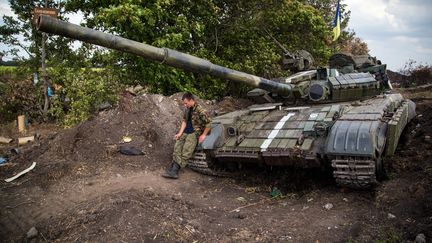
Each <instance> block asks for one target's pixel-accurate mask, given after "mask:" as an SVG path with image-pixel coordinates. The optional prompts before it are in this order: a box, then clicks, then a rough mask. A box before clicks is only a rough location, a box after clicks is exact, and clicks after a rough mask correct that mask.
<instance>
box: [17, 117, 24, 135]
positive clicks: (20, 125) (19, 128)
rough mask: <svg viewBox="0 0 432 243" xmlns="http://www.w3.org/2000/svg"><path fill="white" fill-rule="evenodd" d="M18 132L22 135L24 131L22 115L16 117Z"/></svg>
mask: <svg viewBox="0 0 432 243" xmlns="http://www.w3.org/2000/svg"><path fill="white" fill-rule="evenodd" d="M18 131H19V132H20V133H24V132H25V131H26V126H25V116H24V115H21V116H18Z"/></svg>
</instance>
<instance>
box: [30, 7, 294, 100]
mask: <svg viewBox="0 0 432 243" xmlns="http://www.w3.org/2000/svg"><path fill="white" fill-rule="evenodd" d="M36 25H37V26H36V27H37V29H38V30H40V31H43V32H46V33H50V34H55V35H60V36H64V37H69V38H72V39H76V40H80V41H83V42H87V43H91V44H96V45H99V46H103V47H107V48H110V49H115V50H118V51H121V52H127V53H131V54H135V55H138V56H141V57H144V58H145V59H149V60H152V61H155V62H159V63H161V64H164V65H168V66H172V67H176V68H180V69H183V70H186V71H192V72H197V73H206V74H209V75H212V76H215V77H218V78H222V79H227V80H231V81H235V82H240V83H244V84H247V85H250V86H253V87H257V88H261V89H265V90H267V91H270V92H273V93H277V94H279V95H282V96H286V97H288V96H291V93H292V87H291V85H290V84H283V83H278V82H275V81H272V80H268V79H265V78H262V77H258V76H255V75H252V74H248V73H244V72H240V71H236V70H233V69H230V68H226V67H222V66H219V65H216V64H213V63H211V62H210V61H207V60H205V59H202V58H199V57H195V56H192V55H189V54H186V53H182V52H178V51H175V50H172V49H169V48H158V47H154V46H151V45H147V44H144V43H140V42H136V41H133V40H129V39H125V38H122V37H119V36H115V35H111V34H107V33H103V32H101V31H97V30H93V29H89V28H86V27H83V26H79V25H75V24H71V23H68V22H65V21H61V20H58V19H55V18H52V17H49V16H45V15H41V16H39V18H38V21H37V24H36Z"/></svg>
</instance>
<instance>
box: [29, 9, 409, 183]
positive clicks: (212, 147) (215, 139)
mask: <svg viewBox="0 0 432 243" xmlns="http://www.w3.org/2000/svg"><path fill="white" fill-rule="evenodd" d="M37 28H38V29H39V30H40V31H44V32H47V33H51V34H57V35H61V36H65V37H70V38H73V39H77V40H81V41H84V42H88V43H93V44H96V45H100V46H104V47H107V48H111V49H115V50H119V51H122V52H127V53H132V54H136V55H139V56H142V57H144V58H146V59H149V60H153V61H156V62H160V63H161V64H164V65H169V66H172V67H176V68H180V69H183V70H187V71H192V72H198V73H206V74H209V75H213V76H215V77H219V78H222V79H226V80H230V81H235V82H241V83H245V84H248V85H250V86H252V87H254V88H255V89H253V90H251V91H250V92H249V93H248V97H249V98H251V99H253V100H254V101H256V103H257V104H255V105H252V106H250V107H248V108H247V109H244V110H238V111H234V112H231V113H227V114H224V115H220V116H217V117H215V118H213V124H212V130H211V133H210V134H209V135H208V136H207V138H206V139H205V140H204V142H203V143H202V144H201V146H200V147H201V148H200V150H199V151H196V152H195V155H194V156H193V158H192V160H191V161H190V162H189V167H190V168H191V169H193V170H196V171H199V172H201V173H205V174H210V175H218V174H221V173H222V172H220V171H219V169H220V168H227V167H228V166H226V165H227V164H229V165H230V166H229V168H232V165H235V166H239V167H240V165H242V164H244V163H256V164H265V165H269V166H295V167H303V168H310V167H326V166H328V167H332V169H333V175H334V178H335V180H336V182H337V183H338V184H339V185H343V186H348V187H352V188H369V187H371V186H374V185H376V184H377V182H378V181H379V179H380V178H381V176H382V175H383V162H385V161H384V158H385V157H386V156H390V155H392V154H394V152H395V150H396V146H397V144H398V142H399V138H400V136H401V133H402V130H403V129H404V128H405V126H406V125H407V123H408V122H409V121H410V120H411V119H412V118H413V117H414V116H415V104H414V103H413V102H412V101H411V100H407V99H404V98H403V97H402V95H401V94H398V93H394V92H392V91H391V86H390V83H389V81H388V78H387V74H386V65H383V64H381V63H380V61H378V60H376V59H374V58H371V57H370V56H368V55H366V56H357V57H352V56H349V55H343V54H338V55H334V56H333V57H332V58H331V59H330V63H329V66H330V68H319V69H312V70H310V69H309V70H307V68H309V67H312V63H311V61H313V58H312V56H310V54H308V53H307V52H305V51H300V52H296V53H294V54H287V55H285V56H284V65H286V66H289V67H292V66H293V65H296V67H297V70H303V71H301V72H298V73H295V74H294V75H292V76H290V77H284V78H277V79H274V80H268V79H265V78H261V77H258V76H255V75H252V74H247V73H244V72H240V71H236V70H232V69H229V68H225V67H222V66H219V65H216V64H213V63H211V62H209V61H207V60H204V59H201V58H198V57H195V56H192V55H188V54H185V53H181V52H178V51H175V50H171V49H167V48H157V47H154V46H150V45H147V44H143V43H139V42H135V41H132V40H128V39H124V38H121V37H118V36H114V35H110V34H106V33H103V32H100V31H96V30H92V29H89V28H85V27H82V26H78V25H74V24H70V23H67V22H63V21H60V20H57V19H53V18H50V17H48V16H40V17H39V19H38V21H37ZM289 67H288V68H289Z"/></svg>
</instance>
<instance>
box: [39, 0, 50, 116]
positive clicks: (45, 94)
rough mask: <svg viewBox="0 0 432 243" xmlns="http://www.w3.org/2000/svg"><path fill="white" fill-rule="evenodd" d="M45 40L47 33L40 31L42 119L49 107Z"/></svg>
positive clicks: (46, 2)
mask: <svg viewBox="0 0 432 243" xmlns="http://www.w3.org/2000/svg"><path fill="white" fill-rule="evenodd" d="M47 7H48V0H45V8H47ZM46 40H47V34H46V33H42V51H41V52H42V55H41V63H42V80H43V91H44V98H45V102H44V107H43V114H44V119H48V107H49V97H48V78H47V76H48V75H47V72H46V65H45V59H46V50H45V44H46V43H45V42H46Z"/></svg>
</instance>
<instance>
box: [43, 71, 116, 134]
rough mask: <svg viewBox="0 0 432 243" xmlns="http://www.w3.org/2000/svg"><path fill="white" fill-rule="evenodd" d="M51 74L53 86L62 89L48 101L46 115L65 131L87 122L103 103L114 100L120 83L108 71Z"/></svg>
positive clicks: (112, 102) (54, 72)
mask: <svg viewBox="0 0 432 243" xmlns="http://www.w3.org/2000/svg"><path fill="white" fill-rule="evenodd" d="M51 72H52V73H51V74H50V77H51V79H52V82H53V83H54V84H58V85H60V86H61V88H59V89H58V90H56V92H55V95H54V97H52V99H51V108H50V110H49V113H50V115H51V116H52V117H54V118H55V119H56V120H57V121H58V122H59V123H60V124H62V125H63V126H65V127H70V126H72V125H74V124H77V123H79V122H81V121H84V120H86V119H87V118H88V117H89V116H90V114H91V113H92V112H95V111H97V109H98V107H99V106H100V105H101V104H102V103H103V102H109V103H111V104H114V103H115V102H116V100H117V96H116V94H117V92H118V90H119V82H118V80H117V77H116V76H115V75H113V73H112V72H111V71H110V70H108V69H94V68H93V69H92V68H86V69H70V68H57V69H54V70H51Z"/></svg>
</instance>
